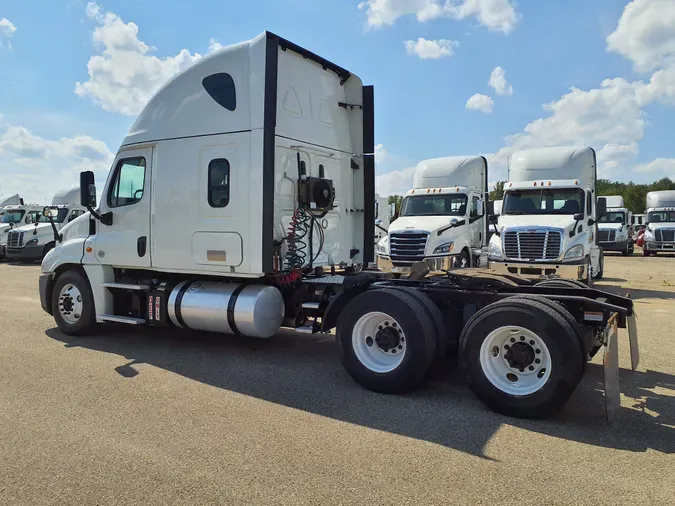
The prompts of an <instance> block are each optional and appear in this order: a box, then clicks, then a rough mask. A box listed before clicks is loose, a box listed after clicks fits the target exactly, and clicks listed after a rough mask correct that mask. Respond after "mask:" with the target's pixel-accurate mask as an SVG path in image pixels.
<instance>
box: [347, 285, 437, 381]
mask: <svg viewBox="0 0 675 506" xmlns="http://www.w3.org/2000/svg"><path fill="white" fill-rule="evenodd" d="M394 315H395V316H394ZM336 342H337V345H338V353H339V356H340V360H341V361H342V365H343V366H344V368H345V370H346V371H347V373H348V374H349V375H350V376H351V377H352V378H353V379H354V381H356V382H357V383H359V384H360V385H361V386H363V387H364V388H367V389H368V390H372V391H374V392H380V393H387V394H393V393H402V392H407V391H410V390H412V389H413V388H415V387H416V386H417V385H418V384H419V383H420V382H421V380H422V378H423V377H424V376H425V374H426V373H427V371H428V370H429V367H430V365H431V362H432V360H433V358H434V356H435V355H436V330H435V327H434V325H433V324H432V322H431V321H430V318H429V317H428V316H427V312H426V310H425V307H424V305H422V304H421V303H420V302H419V301H418V299H417V298H415V297H412V296H411V295H410V294H409V293H406V292H405V291H402V290H393V289H377V290H369V291H367V292H364V293H362V294H359V295H357V296H356V297H354V298H353V299H352V300H351V301H350V302H349V304H347V306H346V307H345V308H344V309H343V311H342V313H341V314H340V320H339V322H338V325H337V332H336Z"/></svg>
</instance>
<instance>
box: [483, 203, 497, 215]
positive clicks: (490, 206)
mask: <svg viewBox="0 0 675 506" xmlns="http://www.w3.org/2000/svg"><path fill="white" fill-rule="evenodd" d="M485 207H486V208H487V209H486V212H487V215H488V217H489V216H491V215H493V214H495V203H494V201H492V200H490V201H488V203H487V205H486V206H485ZM488 219H489V218H488Z"/></svg>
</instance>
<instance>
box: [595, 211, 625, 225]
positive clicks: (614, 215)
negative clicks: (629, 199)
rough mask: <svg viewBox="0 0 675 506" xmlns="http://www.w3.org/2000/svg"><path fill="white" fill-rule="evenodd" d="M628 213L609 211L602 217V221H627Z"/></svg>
mask: <svg viewBox="0 0 675 506" xmlns="http://www.w3.org/2000/svg"><path fill="white" fill-rule="evenodd" d="M625 222H626V215H625V214H624V213H623V212H622V211H608V212H607V213H606V214H605V215H604V216H603V217H602V218H600V223H625Z"/></svg>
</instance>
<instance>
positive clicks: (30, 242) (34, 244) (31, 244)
mask: <svg viewBox="0 0 675 506" xmlns="http://www.w3.org/2000/svg"><path fill="white" fill-rule="evenodd" d="M37 243H38V240H37V239H31V240H30V241H28V242H27V243H26V244H24V246H37Z"/></svg>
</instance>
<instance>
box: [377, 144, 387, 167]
mask: <svg viewBox="0 0 675 506" xmlns="http://www.w3.org/2000/svg"><path fill="white" fill-rule="evenodd" d="M387 158H389V152H388V151H387V148H385V147H384V144H378V145H377V146H375V163H384V162H385V161H386V160H387Z"/></svg>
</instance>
